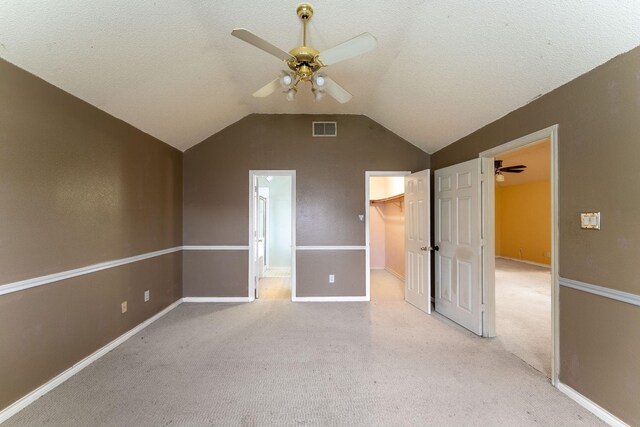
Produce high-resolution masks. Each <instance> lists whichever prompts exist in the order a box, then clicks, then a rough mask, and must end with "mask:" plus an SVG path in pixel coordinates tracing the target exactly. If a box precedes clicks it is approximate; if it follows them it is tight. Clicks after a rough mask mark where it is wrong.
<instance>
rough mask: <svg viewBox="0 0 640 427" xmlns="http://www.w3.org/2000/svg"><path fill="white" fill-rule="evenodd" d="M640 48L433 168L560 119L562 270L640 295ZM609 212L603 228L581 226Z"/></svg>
mask: <svg viewBox="0 0 640 427" xmlns="http://www.w3.org/2000/svg"><path fill="white" fill-rule="evenodd" d="M639 69H640V48H636V49H634V50H632V51H631V52H628V53H626V54H624V55H621V56H618V57H616V58H614V59H613V60H611V61H609V62H607V63H606V64H604V65H602V66H600V67H598V68H596V69H594V70H592V71H590V72H589V73H587V74H585V75H583V76H581V77H579V78H577V79H575V80H573V81H571V82H569V83H567V84H565V85H564V86H561V87H560V88H558V89H556V90H554V91H553V92H551V93H548V94H546V95H544V96H542V97H541V98H538V99H537V100H535V101H533V102H531V103H530V104H528V105H526V106H524V107H522V108H520V109H518V110H516V111H514V112H512V113H510V114H508V115H507V116H505V117H503V118H501V119H500V120H497V121H495V122H493V123H491V124H490V125H487V126H485V127H484V128H482V129H480V130H478V131H476V132H474V133H473V134H471V135H469V136H467V137H465V138H462V139H461V140H459V141H457V142H455V143H453V144H451V145H449V146H448V147H445V148H443V149H442V150H440V151H438V152H436V153H434V154H433V156H432V164H433V169H439V168H442V167H445V166H449V165H452V164H455V163H459V162H462V161H465V160H469V159H472V158H477V157H478V154H479V153H480V152H482V151H484V150H487V149H489V148H492V147H496V146H498V145H501V144H504V143H506V142H509V141H511V140H514V139H516V138H519V137H521V136H524V135H527V134H529V133H532V132H535V131H537V130H540V129H543V128H545V127H547V126H551V125H554V124H558V125H559V147H558V150H559V198H560V200H559V202H560V205H559V208H560V224H559V227H560V275H561V276H562V277H565V278H570V279H574V280H580V281H583V282H588V283H594V284H597V285H600V286H606V287H609V288H614V289H619V290H622V291H627V292H635V293H640V274H638V269H637V266H636V265H637V259H639V258H640V222H639V221H638V212H640V185H638V181H639V180H640V169H639V168H638V167H637V164H636V163H637V160H638V159H640V143H638V140H639V139H640V120H638V117H640V101H639V100H640V78H639V77H638V70H639ZM581 211H589V212H591V211H601V212H602V231H599V232H593V231H585V230H581V229H580V227H579V213H580V212H581Z"/></svg>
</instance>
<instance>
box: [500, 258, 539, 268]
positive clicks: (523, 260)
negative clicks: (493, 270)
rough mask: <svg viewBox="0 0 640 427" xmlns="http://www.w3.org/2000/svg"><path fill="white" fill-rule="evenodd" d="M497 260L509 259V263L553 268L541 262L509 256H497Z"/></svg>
mask: <svg viewBox="0 0 640 427" xmlns="http://www.w3.org/2000/svg"><path fill="white" fill-rule="evenodd" d="M496 258H502V259H508V260H509V261H517V262H522V263H524V264H530V265H535V266H538V267H544V268H551V265H550V264H542V263H541V262H533V261H527V260H526V259H519V258H511V257H508V256H496Z"/></svg>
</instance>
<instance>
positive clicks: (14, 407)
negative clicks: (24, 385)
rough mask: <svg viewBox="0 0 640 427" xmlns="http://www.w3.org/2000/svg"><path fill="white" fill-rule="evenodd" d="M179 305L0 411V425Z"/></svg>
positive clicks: (144, 323) (179, 302)
mask: <svg viewBox="0 0 640 427" xmlns="http://www.w3.org/2000/svg"><path fill="white" fill-rule="evenodd" d="M181 303H182V300H181V299H179V300H178V301H176V302H174V303H173V304H171V305H170V306H168V307H167V308H165V309H164V310H162V311H161V312H159V313H157V314H155V315H153V316H152V317H150V318H148V319H147V320H145V321H144V322H142V323H140V324H139V325H138V326H136V327H134V328H133V329H131V330H129V331H128V332H125V333H124V334H122V335H120V336H119V337H118V338H116V339H115V340H113V341H111V342H110V343H109V344H107V345H105V346H104V347H102V348H100V349H98V350H96V351H95V352H93V353H91V354H90V355H89V356H87V357H85V358H84V359H82V360H81V361H79V362H78V363H76V364H75V365H73V366H72V367H70V368H69V369H67V370H66V371H64V372H62V373H60V374H58V375H57V376H56V377H54V378H52V379H51V380H49V381H48V382H46V383H44V384H42V385H41V386H40V387H38V388H37V389H35V390H33V391H32V392H31V393H29V394H27V395H26V396H23V397H22V398H20V399H19V400H17V401H15V402H13V403H12V404H11V405H9V406H7V407H6V408H5V409H3V410H2V411H0V424H2V423H3V422H5V421H6V420H8V419H9V418H10V417H12V416H14V415H15V414H17V413H18V412H20V411H21V410H23V409H24V408H26V407H27V406H29V405H30V404H31V403H33V402H35V401H36V400H38V399H39V398H40V397H42V396H44V395H45V394H47V393H48V392H50V391H51V390H53V389H54V388H56V387H58V386H59V385H60V384H62V383H64V382H65V381H66V380H68V379H69V378H71V377H72V376H74V375H75V374H77V373H78V372H80V371H81V370H83V369H84V368H86V367H87V366H89V365H90V364H92V363H93V362H95V361H96V360H98V359H100V358H101V357H102V356H104V355H105V354H107V353H108V352H110V351H111V350H113V349H114V348H116V347H118V346H119V345H120V344H122V343H123V342H125V341H126V340H128V339H129V338H131V337H132V336H134V335H135V334H137V333H138V332H140V331H141V330H143V329H144V328H146V327H147V326H149V325H150V324H151V323H153V322H155V321H156V320H158V319H159V318H161V317H162V316H164V315H165V314H167V313H168V312H170V311H171V310H173V309H174V308H176V307H177V306H179V305H180V304H181Z"/></svg>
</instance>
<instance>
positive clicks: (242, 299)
mask: <svg viewBox="0 0 640 427" xmlns="http://www.w3.org/2000/svg"><path fill="white" fill-rule="evenodd" d="M182 302H249V297H184V298H182Z"/></svg>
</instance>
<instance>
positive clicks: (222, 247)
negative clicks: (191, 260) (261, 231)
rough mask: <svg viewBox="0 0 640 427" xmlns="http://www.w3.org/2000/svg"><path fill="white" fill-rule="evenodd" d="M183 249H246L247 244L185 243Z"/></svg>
mask: <svg viewBox="0 0 640 427" xmlns="http://www.w3.org/2000/svg"><path fill="white" fill-rule="evenodd" d="M182 249H184V250H185V251H248V250H249V246H247V245H226V246H225V245H220V246H214V245H185V246H183V247H182Z"/></svg>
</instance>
